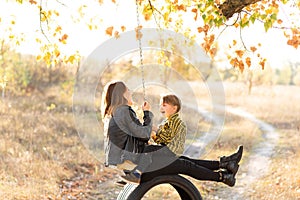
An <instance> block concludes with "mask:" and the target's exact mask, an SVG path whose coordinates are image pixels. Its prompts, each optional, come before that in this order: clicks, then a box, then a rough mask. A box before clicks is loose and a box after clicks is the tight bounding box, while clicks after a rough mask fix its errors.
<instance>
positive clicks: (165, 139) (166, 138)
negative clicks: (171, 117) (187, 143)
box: [154, 121, 178, 144]
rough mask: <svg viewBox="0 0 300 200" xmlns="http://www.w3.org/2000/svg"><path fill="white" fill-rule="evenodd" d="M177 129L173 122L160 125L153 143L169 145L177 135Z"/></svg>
mask: <svg viewBox="0 0 300 200" xmlns="http://www.w3.org/2000/svg"><path fill="white" fill-rule="evenodd" d="M177 127H178V124H176V122H174V121H170V122H169V123H166V124H164V125H162V126H161V127H159V129H158V131H157V133H156V136H155V137H154V142H156V143H157V144H169V143H170V142H171V141H172V139H173V138H174V137H175V135H176V134H177Z"/></svg>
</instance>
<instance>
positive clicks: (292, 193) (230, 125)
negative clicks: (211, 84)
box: [0, 83, 300, 200]
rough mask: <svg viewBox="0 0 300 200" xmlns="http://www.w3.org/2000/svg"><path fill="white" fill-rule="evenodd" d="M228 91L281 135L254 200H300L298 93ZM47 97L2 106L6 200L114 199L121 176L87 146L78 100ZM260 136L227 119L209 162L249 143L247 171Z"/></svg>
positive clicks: (211, 194)
mask: <svg viewBox="0 0 300 200" xmlns="http://www.w3.org/2000/svg"><path fill="white" fill-rule="evenodd" d="M225 91H226V103H227V104H228V105H230V106H233V107H240V108H242V109H244V110H246V111H248V112H249V113H251V114H253V115H255V116H256V117H257V118H259V119H261V120H264V121H266V122H267V123H269V124H271V125H273V126H274V127H275V128H276V130H277V132H278V133H279V135H280V139H279V142H278V144H277V145H276V153H275V155H274V157H273V158H272V163H271V165H270V166H269V170H268V172H267V174H265V175H264V177H262V178H260V179H259V180H257V181H256V182H255V185H253V186H252V187H251V191H250V192H248V193H247V195H248V196H247V198H248V199H299V196H300V178H299V177H300V172H299V165H300V155H299V152H300V133H299V126H300V115H299V113H300V104H299V102H300V89H299V87H287V86H274V87H271V86H261V87H254V88H253V91H252V94H251V95H248V94H247V88H246V86H244V85H242V84H238V83H234V84H225ZM45 94H46V95H39V94H35V95H32V96H26V97H18V98H11V99H5V100H1V102H0V116H1V122H0V133H1V134H0V196H1V197H2V198H3V199H7V200H12V199H13V200H27V199H28V200H29V199H30V200H40V199H66V198H67V197H68V196H69V197H72V198H75V197H77V199H93V198H98V199H115V198H116V196H117V194H118V191H119V190H120V189H121V188H119V187H117V186H116V185H115V184H114V182H115V181H116V180H117V179H118V175H117V171H116V170H113V169H107V168H103V165H102V164H101V163H100V162H99V161H98V160H96V159H95V158H94V157H93V156H91V155H90V154H89V152H88V151H87V150H86V149H85V147H84V146H83V145H82V143H81V141H80V139H79V137H78V135H77V132H76V129H75V126H74V121H73V115H72V109H71V95H66V94H65V96H64V95H62V93H61V91H59V90H58V89H57V88H53V89H52V90H51V91H46V92H45ZM199 95H201V94H199ZM51 104H53V105H55V106H54V107H53V106H52V107H51ZM261 134H262V132H261V130H260V129H259V128H258V127H257V126H256V125H255V124H253V123H252V122H249V121H247V120H243V119H241V118H240V117H237V116H234V115H232V114H230V113H227V115H226V121H225V126H224V129H223V132H222V134H221V136H220V138H219V140H218V142H217V144H216V145H215V146H214V148H213V149H212V150H211V151H210V152H209V154H207V155H206V156H205V159H217V158H218V156H220V155H228V154H230V153H232V152H233V151H235V150H236V147H237V146H238V145H240V144H243V145H244V147H245V154H244V157H243V160H242V164H243V162H244V161H246V160H247V158H248V156H249V155H250V154H251V149H252V148H253V146H255V145H256V144H257V143H258V142H259V141H260V139H261V138H260V136H261ZM191 180H192V179H191ZM192 181H193V182H194V183H195V184H196V185H197V187H198V188H199V190H201V194H202V195H203V196H204V197H205V199H214V198H215V194H217V193H218V191H220V190H223V189H224V188H226V186H223V184H220V183H213V182H201V181H197V180H192ZM162 190H163V191H164V192H163V194H162V195H165V196H164V199H177V197H176V195H177V194H175V193H174V190H173V189H168V187H167V186H160V187H159V188H156V189H154V192H153V193H155V191H162ZM148 195H151V194H150V193H149V194H148ZM152 195H153V194H152ZM153 198H154V197H153Z"/></svg>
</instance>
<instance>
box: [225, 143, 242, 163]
mask: <svg viewBox="0 0 300 200" xmlns="http://www.w3.org/2000/svg"><path fill="white" fill-rule="evenodd" d="M242 155H243V146H239V148H238V151H237V152H236V153H234V154H232V155H230V156H222V157H221V158H220V162H222V163H225V162H229V161H235V162H236V163H239V162H240V161H241V159H242Z"/></svg>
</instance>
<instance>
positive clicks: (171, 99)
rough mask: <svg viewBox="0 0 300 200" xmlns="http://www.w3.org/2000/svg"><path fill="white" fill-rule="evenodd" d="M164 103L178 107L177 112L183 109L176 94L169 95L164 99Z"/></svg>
mask: <svg viewBox="0 0 300 200" xmlns="http://www.w3.org/2000/svg"><path fill="white" fill-rule="evenodd" d="M162 102H163V103H167V104H170V105H173V106H177V111H176V112H179V111H180V109H181V100H180V99H179V98H178V97H177V96H176V95H175V94H167V95H164V96H163V97H162Z"/></svg>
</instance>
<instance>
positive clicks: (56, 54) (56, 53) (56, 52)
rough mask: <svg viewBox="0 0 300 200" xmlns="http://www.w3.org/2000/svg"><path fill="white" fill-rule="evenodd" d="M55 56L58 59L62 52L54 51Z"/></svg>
mask: <svg viewBox="0 0 300 200" xmlns="http://www.w3.org/2000/svg"><path fill="white" fill-rule="evenodd" d="M54 55H55V56H56V57H58V56H59V55H60V51H59V50H58V49H54Z"/></svg>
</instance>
